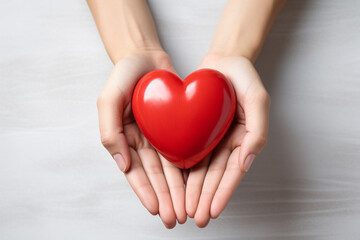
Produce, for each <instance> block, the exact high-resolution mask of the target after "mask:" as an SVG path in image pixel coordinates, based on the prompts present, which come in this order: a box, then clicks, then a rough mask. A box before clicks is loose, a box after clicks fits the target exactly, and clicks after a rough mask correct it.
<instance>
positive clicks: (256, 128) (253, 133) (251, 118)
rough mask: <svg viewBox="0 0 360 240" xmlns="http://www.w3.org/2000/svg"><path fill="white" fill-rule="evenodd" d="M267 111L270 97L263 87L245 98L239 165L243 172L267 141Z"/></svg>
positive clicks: (247, 168) (248, 167)
mask: <svg viewBox="0 0 360 240" xmlns="http://www.w3.org/2000/svg"><path fill="white" fill-rule="evenodd" d="M269 111H270V97H269V95H268V93H267V92H266V90H265V89H264V90H263V91H257V93H256V95H255V96H252V97H251V98H250V99H249V100H248V99H245V104H244V112H245V119H246V123H245V125H246V134H245V137H244V140H243V142H242V144H241V150H240V166H241V170H242V171H243V172H247V171H249V169H250V166H251V164H252V162H253V161H254V159H255V157H256V156H257V155H258V154H260V152H261V151H262V149H263V148H264V147H265V145H266V143H267V133H268V125H269Z"/></svg>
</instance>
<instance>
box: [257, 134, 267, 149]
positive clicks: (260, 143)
mask: <svg viewBox="0 0 360 240" xmlns="http://www.w3.org/2000/svg"><path fill="white" fill-rule="evenodd" d="M256 144H257V145H258V146H259V147H261V148H264V147H265V146H266V144H267V138H266V136H258V138H257V141H256Z"/></svg>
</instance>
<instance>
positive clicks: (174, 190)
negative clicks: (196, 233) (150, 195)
mask: <svg viewBox="0 0 360 240" xmlns="http://www.w3.org/2000/svg"><path fill="white" fill-rule="evenodd" d="M159 157H160V159H161V163H162V166H163V170H164V174H165V178H166V181H167V184H168V186H169V190H170V196H171V199H172V202H173V206H174V210H175V214H176V218H177V220H178V223H180V224H183V223H185V222H186V218H187V215H186V211H185V186H184V180H183V176H182V171H181V169H179V168H177V167H176V166H174V165H173V164H171V163H170V162H169V161H168V160H166V159H165V158H164V157H163V156H161V155H160V154H159Z"/></svg>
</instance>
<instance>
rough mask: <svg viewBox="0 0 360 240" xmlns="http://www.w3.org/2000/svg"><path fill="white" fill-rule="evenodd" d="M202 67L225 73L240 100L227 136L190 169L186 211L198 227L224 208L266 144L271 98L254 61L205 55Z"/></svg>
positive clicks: (216, 215) (215, 216)
mask: <svg viewBox="0 0 360 240" xmlns="http://www.w3.org/2000/svg"><path fill="white" fill-rule="evenodd" d="M200 68H212V69H216V70H218V71H220V72H222V73H223V74H224V75H225V76H226V77H227V79H228V80H229V81H231V83H232V85H233V87H234V89H235V93H236V100H237V107H236V114H235V117H234V121H233V123H232V125H231V127H230V128H229V130H228V132H227V134H226V135H225V137H224V139H223V140H222V141H221V142H220V143H219V145H218V146H217V147H216V148H215V149H214V151H213V152H212V154H210V155H209V156H208V157H207V158H206V159H204V160H203V162H201V163H200V164H198V165H197V166H195V167H193V168H192V169H191V170H190V173H189V176H188V180H187V184H186V212H187V214H188V215H189V217H191V218H194V219H195V223H196V224H197V225H198V226H199V227H205V226H206V225H207V224H208V223H209V221H210V218H217V217H218V216H219V215H220V213H221V212H222V211H223V210H224V209H225V207H226V205H227V204H228V202H229V200H230V198H231V196H232V195H233V193H234V191H235V189H236V188H237V186H238V184H239V183H240V182H241V180H242V178H243V176H244V175H245V173H246V172H247V171H248V170H249V168H250V165H251V163H252V161H253V160H254V158H255V157H256V156H257V155H258V154H259V153H260V152H261V151H262V149H263V148H264V147H265V145H266V139H267V132H268V122H269V110H270V97H269V94H268V93H267V91H266V90H265V88H264V86H263V84H262V82H261V79H260V77H259V75H258V73H257V72H256V70H255V68H254V66H253V64H252V62H251V61H250V60H248V59H247V58H245V57H222V56H218V55H208V56H206V57H205V58H204V59H203V61H202V63H201V65H200Z"/></svg>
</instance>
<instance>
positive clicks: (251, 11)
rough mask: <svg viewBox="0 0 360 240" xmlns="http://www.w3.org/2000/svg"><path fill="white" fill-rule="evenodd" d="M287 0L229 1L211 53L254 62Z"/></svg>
mask: <svg viewBox="0 0 360 240" xmlns="http://www.w3.org/2000/svg"><path fill="white" fill-rule="evenodd" d="M285 2H286V0H229V1H228V3H227V5H226V7H225V9H224V12H223V14H222V17H221V19H220V22H219V25H218V27H217V29H216V33H215V37H214V40H213V43H212V45H211V49H210V51H209V54H213V55H225V56H244V57H246V58H248V59H250V60H251V61H252V62H254V61H255V60H256V58H257V56H258V54H259V52H260V50H261V47H262V45H263V42H264V40H265V37H266V35H267V33H268V32H269V30H270V28H271V25H272V23H273V22H274V20H275V19H276V17H277V15H278V14H279V13H280V11H281V9H282V7H283V6H284V4H285Z"/></svg>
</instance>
